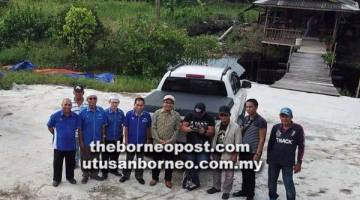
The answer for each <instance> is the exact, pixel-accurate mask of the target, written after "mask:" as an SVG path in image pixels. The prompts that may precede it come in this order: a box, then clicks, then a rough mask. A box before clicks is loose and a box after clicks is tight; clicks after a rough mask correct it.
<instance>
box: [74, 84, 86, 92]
mask: <svg viewBox="0 0 360 200" xmlns="http://www.w3.org/2000/svg"><path fill="white" fill-rule="evenodd" d="M74 91H75V92H83V91H84V87H83V86H81V85H75V86H74Z"/></svg>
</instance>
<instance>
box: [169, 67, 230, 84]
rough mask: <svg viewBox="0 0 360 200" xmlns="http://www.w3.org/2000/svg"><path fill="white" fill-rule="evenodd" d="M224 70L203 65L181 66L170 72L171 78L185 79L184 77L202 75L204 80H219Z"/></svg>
mask: <svg viewBox="0 0 360 200" xmlns="http://www.w3.org/2000/svg"><path fill="white" fill-rule="evenodd" d="M223 71H224V68H220V67H213V66H204V65H183V66H180V67H178V68H176V69H175V70H174V71H172V72H171V76H172V77H186V75H189V74H190V75H202V76H205V77H204V78H205V79H210V80H218V81H219V80H221V75H222V73H223Z"/></svg>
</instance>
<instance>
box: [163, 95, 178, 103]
mask: <svg viewBox="0 0 360 200" xmlns="http://www.w3.org/2000/svg"><path fill="white" fill-rule="evenodd" d="M167 99H170V100H171V101H173V102H175V97H174V96H173V95H165V96H164V98H163V100H167Z"/></svg>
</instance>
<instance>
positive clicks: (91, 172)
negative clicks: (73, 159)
mask: <svg viewBox="0 0 360 200" xmlns="http://www.w3.org/2000/svg"><path fill="white" fill-rule="evenodd" d="M99 158H100V154H99V153H98V152H91V151H90V146H85V148H84V149H83V150H82V151H81V170H82V172H83V177H89V176H92V177H94V176H97V175H98V173H99V169H84V168H83V164H84V162H88V161H92V160H94V159H97V160H98V161H99ZM98 167H99V166H98Z"/></svg>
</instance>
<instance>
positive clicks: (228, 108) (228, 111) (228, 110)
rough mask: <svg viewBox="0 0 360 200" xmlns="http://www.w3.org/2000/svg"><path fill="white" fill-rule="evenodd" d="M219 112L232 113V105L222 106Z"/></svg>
mask: <svg viewBox="0 0 360 200" xmlns="http://www.w3.org/2000/svg"><path fill="white" fill-rule="evenodd" d="M219 113H226V114H229V115H230V114H231V113H230V107H229V106H221V107H220V108H219Z"/></svg>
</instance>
